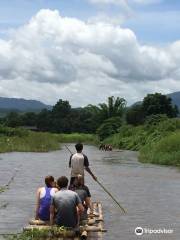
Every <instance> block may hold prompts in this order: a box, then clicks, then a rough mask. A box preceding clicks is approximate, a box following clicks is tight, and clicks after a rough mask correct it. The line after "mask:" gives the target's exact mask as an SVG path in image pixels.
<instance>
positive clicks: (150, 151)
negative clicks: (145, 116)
mask: <svg viewBox="0 0 180 240" xmlns="http://www.w3.org/2000/svg"><path fill="white" fill-rule="evenodd" d="M104 143H111V144H112V145H113V146H114V147H116V148H120V149H129V150H136V151H139V160H140V161H141V162H144V163H148V162H149V163H155V164H162V165H175V166H180V119H168V118H167V117H166V116H164V115H156V116H153V117H151V119H149V120H148V121H147V122H146V123H145V124H143V125H141V126H132V125H124V126H122V127H120V128H119V130H118V133H116V134H114V135H111V136H109V137H108V138H106V139H105V140H104Z"/></svg>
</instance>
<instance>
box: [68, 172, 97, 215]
mask: <svg viewBox="0 0 180 240" xmlns="http://www.w3.org/2000/svg"><path fill="white" fill-rule="evenodd" d="M72 190H73V191H75V192H76V193H77V194H78V196H79V197H80V199H81V202H82V204H83V206H84V209H85V210H84V212H83V214H81V216H80V220H86V219H87V217H88V216H87V210H88V208H89V209H90V213H93V209H92V204H91V194H90V192H89V188H88V187H87V186H86V185H84V181H83V176H82V175H80V174H79V175H78V176H77V177H76V178H75V180H74V184H73V189H72Z"/></svg>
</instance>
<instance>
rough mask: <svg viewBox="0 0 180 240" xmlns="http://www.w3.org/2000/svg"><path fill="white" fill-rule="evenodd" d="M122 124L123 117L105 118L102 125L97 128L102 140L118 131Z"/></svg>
mask: <svg viewBox="0 0 180 240" xmlns="http://www.w3.org/2000/svg"><path fill="white" fill-rule="evenodd" d="M121 125H122V119H121V117H112V118H109V119H107V120H105V121H104V122H103V123H102V124H101V125H100V127H99V128H98V129H97V134H98V136H99V138H100V140H103V139H105V138H106V137H108V136H110V135H112V134H114V133H117V132H118V129H119V128H120V127H121Z"/></svg>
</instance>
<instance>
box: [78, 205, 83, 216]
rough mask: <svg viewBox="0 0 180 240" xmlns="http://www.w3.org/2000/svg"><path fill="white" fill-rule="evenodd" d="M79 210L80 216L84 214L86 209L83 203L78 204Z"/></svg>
mask: <svg viewBox="0 0 180 240" xmlns="http://www.w3.org/2000/svg"><path fill="white" fill-rule="evenodd" d="M77 208H78V212H79V214H82V213H83V212H84V207H83V205H82V203H78V205H77Z"/></svg>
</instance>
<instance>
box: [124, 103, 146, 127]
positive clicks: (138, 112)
mask: <svg viewBox="0 0 180 240" xmlns="http://www.w3.org/2000/svg"><path fill="white" fill-rule="evenodd" d="M126 122H127V124H132V125H134V126H137V125H140V124H143V122H144V112H143V109H142V105H141V104H136V105H133V106H132V107H130V108H129V109H127V111H126Z"/></svg>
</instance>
